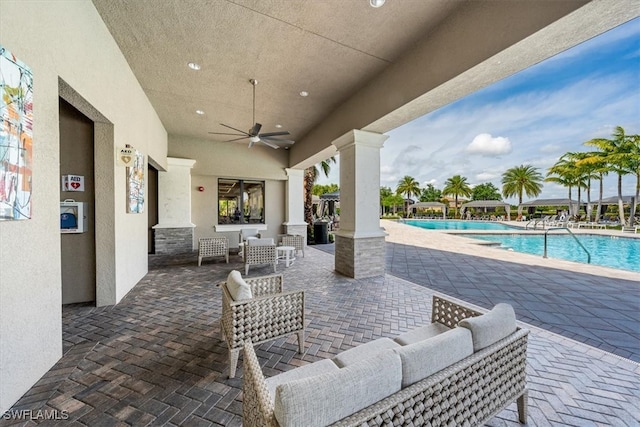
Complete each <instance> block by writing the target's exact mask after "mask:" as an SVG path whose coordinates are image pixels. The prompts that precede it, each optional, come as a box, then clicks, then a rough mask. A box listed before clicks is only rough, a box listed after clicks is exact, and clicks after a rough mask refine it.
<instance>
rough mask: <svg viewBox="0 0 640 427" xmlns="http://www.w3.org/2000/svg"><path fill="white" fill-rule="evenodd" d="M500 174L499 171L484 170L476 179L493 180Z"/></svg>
mask: <svg viewBox="0 0 640 427" xmlns="http://www.w3.org/2000/svg"><path fill="white" fill-rule="evenodd" d="M499 176H500V174H498V173H492V172H482V173H479V174H477V175H476V179H477V180H478V181H482V182H485V181H491V180H492V179H495V178H498V177H499Z"/></svg>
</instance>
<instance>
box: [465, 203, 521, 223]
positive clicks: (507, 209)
mask: <svg viewBox="0 0 640 427" xmlns="http://www.w3.org/2000/svg"><path fill="white" fill-rule="evenodd" d="M497 207H504V210H505V212H506V213H507V219H508V220H509V221H511V205H510V204H509V203H507V202H503V201H502V200H473V201H471V202H467V203H463V204H462V206H460V208H461V209H460V215H462V213H464V211H465V210H466V209H468V208H497Z"/></svg>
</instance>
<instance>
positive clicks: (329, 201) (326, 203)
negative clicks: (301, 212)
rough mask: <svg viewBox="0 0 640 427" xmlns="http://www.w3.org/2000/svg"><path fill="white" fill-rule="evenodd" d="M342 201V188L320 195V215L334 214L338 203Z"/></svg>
mask: <svg viewBox="0 0 640 427" xmlns="http://www.w3.org/2000/svg"><path fill="white" fill-rule="evenodd" d="M339 202H340V190H338V191H334V192H332V193H325V194H321V195H320V216H330V217H331V216H334V215H335V214H336V206H335V204H336V203H339Z"/></svg>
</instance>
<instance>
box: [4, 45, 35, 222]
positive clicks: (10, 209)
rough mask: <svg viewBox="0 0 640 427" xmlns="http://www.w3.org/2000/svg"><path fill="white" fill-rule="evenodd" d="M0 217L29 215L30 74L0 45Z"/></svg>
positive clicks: (29, 216)
mask: <svg viewBox="0 0 640 427" xmlns="http://www.w3.org/2000/svg"><path fill="white" fill-rule="evenodd" d="M0 97H1V98H0V221H9V220H19V219H29V218H31V159H32V143H33V74H32V73H31V68H29V67H28V66H26V65H25V64H23V63H22V62H21V61H19V60H18V59H16V57H15V56H14V55H12V54H11V52H9V51H8V50H7V49H5V48H4V47H3V46H2V45H0Z"/></svg>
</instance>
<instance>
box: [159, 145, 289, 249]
mask: <svg viewBox="0 0 640 427" xmlns="http://www.w3.org/2000/svg"><path fill="white" fill-rule="evenodd" d="M169 155H170V156H171V157H178V158H185V159H193V160H195V161H196V163H195V165H194V167H193V169H191V222H192V223H193V224H195V226H196V228H195V230H194V249H196V247H197V242H198V239H199V238H201V237H213V236H218V235H224V236H227V238H228V239H229V245H230V247H231V248H237V247H238V233H237V232H224V233H220V232H216V231H215V230H214V226H215V225H216V224H217V223H218V208H217V205H218V202H217V200H218V178H238V179H257V180H260V181H265V205H266V206H265V219H266V223H267V226H268V228H267V230H266V231H265V232H262V234H263V235H264V236H265V237H273V238H275V237H276V236H277V235H278V234H281V233H283V226H282V223H283V222H284V221H285V219H286V215H285V212H286V210H285V188H286V180H287V178H288V177H287V174H286V172H285V168H286V167H287V163H288V159H289V155H288V151H287V150H284V149H278V150H274V149H272V148H269V147H266V146H261V145H260V144H258V145H255V146H254V147H252V148H247V144H239V143H234V142H214V141H209V140H199V139H194V138H189V137H183V136H176V135H169ZM200 186H202V187H204V191H202V192H200V191H198V187H200ZM300 191H302V189H300Z"/></svg>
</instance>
